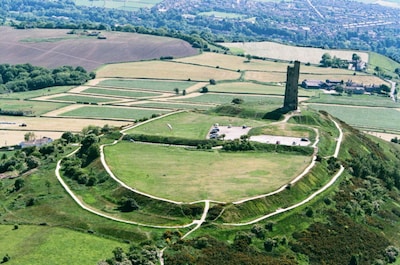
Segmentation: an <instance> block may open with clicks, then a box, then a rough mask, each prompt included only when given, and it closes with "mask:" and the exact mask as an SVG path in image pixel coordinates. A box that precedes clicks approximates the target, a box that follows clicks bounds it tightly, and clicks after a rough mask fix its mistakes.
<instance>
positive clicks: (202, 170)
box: [105, 142, 310, 202]
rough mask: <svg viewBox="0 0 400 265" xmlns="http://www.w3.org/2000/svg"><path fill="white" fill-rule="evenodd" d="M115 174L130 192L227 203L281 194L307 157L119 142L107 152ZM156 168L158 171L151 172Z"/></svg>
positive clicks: (307, 161) (183, 199) (303, 166)
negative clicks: (267, 193)
mask: <svg viewBox="0 0 400 265" xmlns="http://www.w3.org/2000/svg"><path fill="white" fill-rule="evenodd" d="M105 154H106V160H107V163H108V164H109V165H110V168H111V170H112V171H113V172H114V174H115V175H116V176H117V177H118V178H120V179H121V180H122V181H124V182H125V183H127V184H128V185H129V186H131V187H134V188H136V189H138V190H141V191H145V192H148V193H150V194H153V195H156V196H161V197H164V198H169V199H174V200H180V201H187V202H188V201H196V200H200V199H213V200H220V201H221V200H222V201H230V200H234V199H237V198H242V197H247V196H252V195H257V194H262V193H265V192H269V191H272V190H275V189H277V188H279V187H280V186H282V185H284V184H285V183H287V182H288V181H289V180H290V179H292V178H294V177H295V176H296V175H297V174H299V173H300V172H301V171H302V169H303V168H305V167H306V166H307V165H308V163H309V162H310V161H309V160H310V158H309V157H304V156H291V155H287V154H285V155H279V154H274V153H257V152H250V153H226V152H219V151H197V150H192V151H191V150H186V149H184V148H180V147H172V146H170V147H165V146H158V145H150V144H140V143H130V142H121V143H119V144H117V145H115V146H110V147H107V148H106V149H105ZM154 165H157V166H154Z"/></svg>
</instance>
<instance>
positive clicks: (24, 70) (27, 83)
mask: <svg viewBox="0 0 400 265" xmlns="http://www.w3.org/2000/svg"><path fill="white" fill-rule="evenodd" d="M94 77H95V74H94V73H87V72H86V70H85V69H84V68H82V67H80V66H78V67H76V68H73V67H71V66H62V67H58V68H55V69H53V70H50V69H47V68H44V67H40V66H33V65H31V64H29V63H26V64H17V65H10V64H1V65H0V92H2V93H6V92H23V91H30V90H37V89H42V88H46V87H52V86H65V85H80V84H83V83H85V82H86V81H88V80H89V79H92V78H94Z"/></svg>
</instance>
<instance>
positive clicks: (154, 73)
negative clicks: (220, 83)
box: [96, 61, 240, 82]
mask: <svg viewBox="0 0 400 265" xmlns="http://www.w3.org/2000/svg"><path fill="white" fill-rule="evenodd" d="M96 76H97V77H98V78H102V77H122V78H152V79H166V80H168V79H173V80H182V81H190V80H192V81H206V82H208V81H209V80H210V79H215V80H235V79H239V77H240V73H238V72H236V71H230V70H223V69H217V68H213V67H205V66H198V65H191V64H184V63H177V62H172V61H146V62H134V63H123V64H110V65H106V66H104V67H102V68H101V69H99V70H98V71H97V74H96Z"/></svg>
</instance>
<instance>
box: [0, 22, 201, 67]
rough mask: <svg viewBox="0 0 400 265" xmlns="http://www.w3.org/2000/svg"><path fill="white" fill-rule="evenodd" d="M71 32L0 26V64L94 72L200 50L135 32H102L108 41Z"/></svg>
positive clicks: (170, 40)
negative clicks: (125, 63) (64, 67)
mask: <svg viewBox="0 0 400 265" xmlns="http://www.w3.org/2000/svg"><path fill="white" fill-rule="evenodd" d="M68 31H70V30H68V29H25V30H19V29H14V28H11V27H0V36H1V39H0V64H4V63H9V64H23V63H28V62H29V63H30V64H32V65H36V66H45V67H48V68H56V67H58V66H63V65H71V66H82V67H84V68H85V69H86V70H89V71H92V70H94V69H96V68H98V67H100V66H101V65H103V64H107V63H117V62H130V61H139V60H149V59H159V58H160V57H162V56H173V57H174V58H177V57H185V56H191V55H195V54H197V53H198V52H197V50H196V49H194V48H192V47H191V45H190V44H189V43H187V42H185V41H182V40H179V39H173V38H167V37H158V36H151V35H142V34H136V33H124V32H108V31H101V34H102V35H103V36H105V37H106V39H97V37H95V36H94V37H89V36H84V35H79V34H67V32H68Z"/></svg>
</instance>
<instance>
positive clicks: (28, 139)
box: [24, 132, 36, 141]
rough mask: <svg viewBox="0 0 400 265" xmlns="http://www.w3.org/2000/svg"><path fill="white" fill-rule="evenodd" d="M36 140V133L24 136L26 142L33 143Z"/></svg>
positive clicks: (28, 133)
mask: <svg viewBox="0 0 400 265" xmlns="http://www.w3.org/2000/svg"><path fill="white" fill-rule="evenodd" d="M35 138H36V136H35V133H34V132H27V133H25V134H24V140H25V141H32V140H34V139H35Z"/></svg>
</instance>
